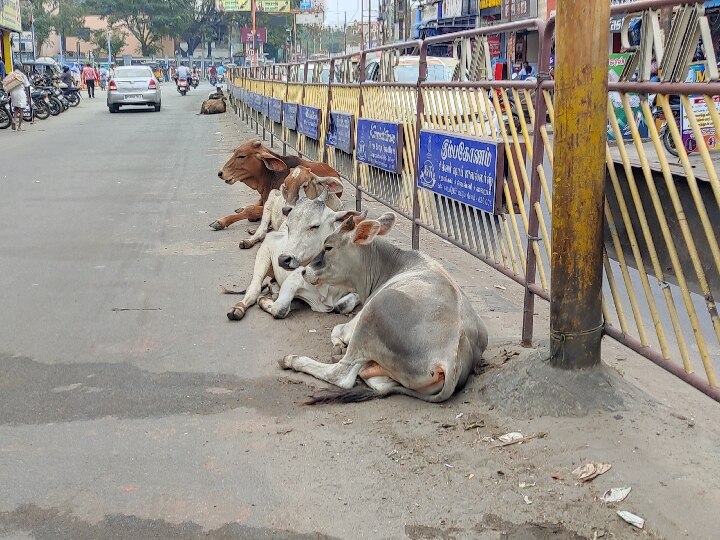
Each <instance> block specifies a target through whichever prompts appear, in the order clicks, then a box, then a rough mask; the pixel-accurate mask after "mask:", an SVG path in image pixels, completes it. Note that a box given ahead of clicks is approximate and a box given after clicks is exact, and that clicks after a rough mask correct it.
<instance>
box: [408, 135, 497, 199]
mask: <svg viewBox="0 0 720 540" xmlns="http://www.w3.org/2000/svg"><path fill="white" fill-rule="evenodd" d="M498 145H499V143H498V142H496V141H488V140H482V139H478V138H474V137H457V136H455V135H450V134H449V133H447V132H440V131H431V130H426V129H423V130H421V131H420V150H419V152H418V161H419V171H420V175H419V176H418V187H421V188H424V189H429V190H430V191H434V192H435V193H437V194H439V195H444V196H446V197H449V198H451V199H453V200H455V201H458V202H461V203H465V204H468V205H470V206H473V207H475V208H477V209H479V210H482V211H484V212H488V213H495V192H496V186H497V184H498V180H500V181H503V178H502V174H498V163H500V162H502V159H503V156H504V154H501V155H500V156H498ZM503 148H504V147H503V146H502V145H500V150H501V152H502V150H503Z"/></svg>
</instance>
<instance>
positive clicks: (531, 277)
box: [521, 24, 553, 347]
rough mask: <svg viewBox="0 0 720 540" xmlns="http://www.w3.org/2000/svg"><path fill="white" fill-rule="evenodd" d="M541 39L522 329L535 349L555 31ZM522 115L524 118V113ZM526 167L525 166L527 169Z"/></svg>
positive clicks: (544, 32)
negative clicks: (548, 83) (546, 88)
mask: <svg viewBox="0 0 720 540" xmlns="http://www.w3.org/2000/svg"><path fill="white" fill-rule="evenodd" d="M538 36H540V46H539V49H540V50H539V51H538V73H539V77H538V78H537V85H536V86H535V129H534V130H533V142H532V145H533V159H532V171H531V180H530V193H529V204H528V208H529V212H530V216H529V219H528V245H527V262H526V265H525V299H524V301H523V326H522V344H523V346H524V347H530V346H531V345H532V337H533V326H534V323H535V295H534V294H533V293H532V291H531V284H532V283H535V277H536V273H537V256H536V254H535V250H534V249H533V246H532V242H533V238H538V227H539V221H540V220H539V218H538V215H537V210H536V205H537V203H539V202H540V191H541V189H542V185H541V183H540V173H539V172H538V167H544V161H545V144H544V143H543V138H542V132H541V131H540V127H541V126H544V125H545V118H546V115H547V104H546V103H545V96H544V94H543V90H542V88H541V84H542V81H543V80H544V78H545V77H549V70H550V44H551V41H552V37H553V34H552V31H548V27H547V26H546V25H545V24H540V26H539V27H538ZM521 114H524V113H523V112H521ZM524 165H525V164H523V166H524ZM543 240H545V241H547V240H548V239H547V238H545V239H543V238H539V239H538V241H543Z"/></svg>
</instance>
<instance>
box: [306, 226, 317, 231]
mask: <svg viewBox="0 0 720 540" xmlns="http://www.w3.org/2000/svg"><path fill="white" fill-rule="evenodd" d="M319 228H320V225H313V226H312V227H310V228H309V229H308V230H309V231H317V230H318V229H319Z"/></svg>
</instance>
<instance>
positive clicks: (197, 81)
mask: <svg viewBox="0 0 720 540" xmlns="http://www.w3.org/2000/svg"><path fill="white" fill-rule="evenodd" d="M191 84H192V87H193V88H197V87H198V84H200V79H199V78H198V77H197V75H193V78H192V83H191Z"/></svg>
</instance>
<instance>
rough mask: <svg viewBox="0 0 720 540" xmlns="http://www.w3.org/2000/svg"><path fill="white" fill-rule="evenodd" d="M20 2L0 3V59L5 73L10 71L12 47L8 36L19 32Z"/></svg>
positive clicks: (8, 0)
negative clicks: (3, 64)
mask: <svg viewBox="0 0 720 540" xmlns="http://www.w3.org/2000/svg"><path fill="white" fill-rule="evenodd" d="M21 29H22V28H21V26H20V0H4V1H3V2H0V58H2V60H3V62H4V63H5V69H6V70H7V71H10V70H12V45H11V42H10V34H11V33H12V32H20V30H21Z"/></svg>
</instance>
